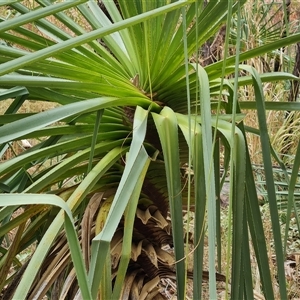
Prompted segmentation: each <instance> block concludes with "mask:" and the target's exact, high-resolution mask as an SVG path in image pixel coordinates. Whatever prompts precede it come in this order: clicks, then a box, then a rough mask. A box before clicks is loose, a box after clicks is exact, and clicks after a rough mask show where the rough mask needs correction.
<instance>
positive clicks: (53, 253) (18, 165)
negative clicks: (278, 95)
mask: <svg viewBox="0 0 300 300" xmlns="http://www.w3.org/2000/svg"><path fill="white" fill-rule="evenodd" d="M4 2H6V3H2V4H1V6H3V5H5V4H6V5H8V6H9V7H10V11H11V13H12V14H14V16H13V18H8V19H4V18H2V19H1V26H0V38H1V41H2V42H1V45H0V53H1V56H0V60H1V68H0V75H1V77H0V86H1V88H2V94H1V98H0V99H1V100H3V99H7V98H12V99H13V101H12V102H11V105H10V106H9V108H8V109H7V111H6V112H5V114H4V115H3V116H1V118H0V120H1V125H2V126H1V128H0V143H1V154H2V155H4V154H5V150H6V149H8V148H9V147H11V145H12V144H13V142H16V141H20V140H22V139H29V140H30V139H32V140H34V142H35V145H34V146H33V147H32V148H29V149H25V150H24V151H22V152H21V153H16V155H15V156H13V157H11V158H10V159H7V160H5V161H3V162H2V163H1V165H0V178H1V185H0V188H1V190H2V194H1V196H0V204H1V206H2V209H1V211H0V221H1V229H0V232H1V241H2V246H1V258H0V261H1V276H0V286H1V290H2V298H4V299H25V298H26V299H27V298H28V299H42V298H43V297H44V296H45V295H46V296H48V297H49V298H50V299H80V298H81V299H96V298H100V299H161V298H163V295H162V294H161V293H160V292H161V289H160V279H161V278H163V277H171V278H176V283H177V297H178V299H184V298H185V292H186V283H187V278H188V277H189V278H192V279H193V297H194V299H200V298H201V293H202V284H201V283H202V279H203V277H204V278H205V279H208V280H209V294H210V298H211V299H216V297H217V295H216V280H225V277H224V276H222V275H221V274H219V273H217V274H216V269H215V265H216V264H217V265H218V270H219V271H220V272H222V273H226V281H227V287H228V286H229V284H228V283H229V282H230V283H231V297H232V298H233V299H242V298H243V297H245V298H250V299H253V287H252V285H253V284H252V273H251V265H250V256H249V240H250V236H251V241H252V244H253V247H254V250H255V254H256V258H257V262H258V267H259V271H260V276H261V282H262V290H263V292H264V294H265V296H266V298H267V299H272V298H273V297H274V289H273V286H272V278H271V274H270V271H269V263H268V253H267V247H266V243H265V238H264V231H263V225H262V220H261V217H260V212H259V205H258V200H257V195H256V188H255V184H254V178H253V174H252V169H251V161H250V157H249V153H248V150H247V142H246V139H245V132H246V130H245V127H244V125H243V117H244V116H243V114H241V108H243V107H246V105H245V103H243V102H240V101H239V100H240V99H239V98H238V92H237V91H238V86H240V85H253V86H254V88H255V99H254V101H253V102H252V103H248V104H247V108H252V109H257V112H258V115H259V120H260V124H259V125H260V127H259V130H256V131H254V130H252V131H254V132H255V133H256V134H260V135H261V140H262V145H263V154H264V163H265V169H266V171H267V174H269V177H267V180H268V189H269V190H268V192H269V199H270V206H271V207H272V209H271V213H272V224H273V228H274V239H275V249H276V255H277V266H278V282H279V286H280V294H281V296H282V299H283V298H285V296H286V286H285V278H284V270H283V250H282V245H281V236H280V233H279V231H278V230H277V229H278V226H279V225H278V224H279V223H278V215H277V207H276V198H275V194H274V188H273V187H274V185H273V186H272V175H271V174H272V168H271V160H270V147H269V137H268V133H267V127H266V120H265V103H264V98H263V92H262V82H264V81H273V80H282V79H290V78H292V76H291V75H288V74H284V73H276V74H272V73H269V74H261V75H259V74H258V73H257V72H256V71H255V69H253V68H252V67H250V66H246V65H239V62H240V61H245V60H246V59H249V58H253V57H256V56H258V55H261V54H263V53H266V52H270V51H272V50H274V49H278V48H279V47H281V46H282V45H288V44H292V43H294V42H295V41H296V40H297V39H299V35H293V36H289V37H288V38H285V39H281V40H279V41H276V42H272V43H269V44H266V45H265V46H263V47H260V48H257V49H253V50H251V51H248V52H245V53H240V52H239V50H238V49H239V38H238V37H237V45H236V47H237V53H236V55H235V56H234V57H227V55H226V51H227V49H228V37H229V29H230V24H231V17H232V16H233V15H235V16H237V20H238V23H237V24H240V20H239V18H240V15H241V6H242V5H243V3H245V2H246V1H245V0H243V1H228V2H226V3H225V2H224V1H208V3H207V4H206V5H205V3H204V1H188V0H187V1H168V0H155V1H141V0H132V1H126V0H118V1H114V2H113V1H106V0H103V1H101V5H100V7H99V5H98V3H97V2H96V1H88V0H74V1H66V2H60V1H50V0H35V1H32V3H31V4H27V5H26V3H25V4H24V3H23V4H22V3H19V2H17V1H4ZM33 2H34V3H33ZM56 2H58V3H56ZM225 23H226V24H227V34H226V39H225V46H224V55H225V58H224V60H222V61H219V62H216V63H214V64H212V65H209V66H206V67H205V68H203V67H202V66H201V63H199V62H200V60H199V58H198V50H199V49H200V48H201V46H202V45H203V44H204V43H205V42H206V41H207V40H208V39H210V38H211V37H213V36H214V35H215V34H216V32H217V31H218V30H219V29H220V27H221V26H222V25H223V24H225ZM237 32H238V31H237ZM239 70H243V71H244V73H243V74H245V73H247V74H248V76H243V77H239V74H240V73H239ZM229 75H230V76H229ZM226 78H227V79H226ZM25 100H26V101H48V102H53V103H56V104H57V107H55V108H53V109H50V110H46V111H41V112H39V113H25V114H24V113H18V110H19V108H20V107H21V106H22V104H23V103H24V101H25ZM276 104H277V103H275V104H273V103H268V104H267V105H268V106H267V108H268V109H277V106H276ZM286 108H287V106H285V103H284V104H283V105H282V106H281V107H279V108H278V109H286ZM293 108H294V109H298V106H297V105H294V107H293ZM248 129H249V128H248ZM250 130H251V129H250ZM220 149H223V150H222V151H221V150H220ZM221 156H222V157H223V158H222V161H221V160H220V158H221ZM221 163H222V166H223V168H224V170H225V171H224V172H223V174H225V175H226V174H227V172H228V170H230V179H231V197H230V203H229V208H228V209H229V215H230V217H229V223H228V224H229V232H230V236H228V239H227V241H228V251H227V252H228V256H227V257H226V261H227V263H228V267H227V268H226V270H221V269H220V268H221V240H220V198H219V195H220V188H221V186H222V184H223V182H224V177H222V178H220V165H221ZM225 175H224V176H225ZM272 205H273V206H272ZM183 210H186V211H187V214H188V218H187V219H188V222H185V223H184V221H183ZM191 211H193V218H192V217H191V216H192V212H191ZM231 216H232V220H231ZM191 220H192V221H191ZM190 226H193V238H192V239H191V236H190V235H189V234H188V233H189V231H190V228H189V227H190ZM12 229H15V231H14V235H13V238H11V239H8V238H7V237H8V234H9V232H10V231H11V230H12ZM206 233H208V237H207V239H208V249H207V250H208V262H206V261H204V251H205V249H206V248H205V247H204V244H205V243H204V238H205V235H206ZM189 244H192V251H191V248H190V246H189ZM4 245H6V247H4ZM216 245H217V247H216ZM28 248H29V249H31V250H29V251H30V255H29V259H28V261H26V262H25V263H24V262H22V261H20V253H24V251H25V250H26V249H28ZM27 251H28V250H27ZM173 253H174V254H173ZM190 259H193V265H194V268H193V270H188V268H187V265H188V263H187V261H188V260H190ZM223 259H224V258H223ZM203 265H205V266H208V271H209V273H207V272H205V271H204V268H203ZM208 274H209V276H208Z"/></svg>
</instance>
